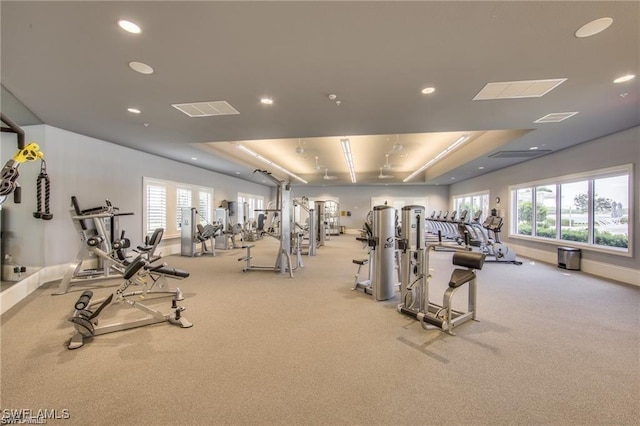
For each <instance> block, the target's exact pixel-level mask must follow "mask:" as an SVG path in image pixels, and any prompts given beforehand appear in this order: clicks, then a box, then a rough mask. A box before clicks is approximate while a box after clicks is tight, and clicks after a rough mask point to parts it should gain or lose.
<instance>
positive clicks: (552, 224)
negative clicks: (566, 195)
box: [536, 185, 556, 238]
mask: <svg viewBox="0 0 640 426" xmlns="http://www.w3.org/2000/svg"><path fill="white" fill-rule="evenodd" d="M536 237H545V238H556V186H555V185H540V186H536Z"/></svg>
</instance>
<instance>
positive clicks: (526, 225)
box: [512, 188, 533, 235]
mask: <svg viewBox="0 0 640 426" xmlns="http://www.w3.org/2000/svg"><path fill="white" fill-rule="evenodd" d="M515 207H516V208H515V211H516V215H515V220H513V221H512V223H515V224H516V229H515V232H516V234H520V235H531V232H532V231H533V191H532V188H522V189H518V190H517V191H516V192H515Z"/></svg>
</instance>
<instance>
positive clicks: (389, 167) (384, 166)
mask: <svg viewBox="0 0 640 426" xmlns="http://www.w3.org/2000/svg"><path fill="white" fill-rule="evenodd" d="M384 156H385V158H386V160H385V163H384V165H383V166H382V168H383V169H386V170H391V169H392V167H393V166H391V164H390V163H389V154H385V155H384Z"/></svg>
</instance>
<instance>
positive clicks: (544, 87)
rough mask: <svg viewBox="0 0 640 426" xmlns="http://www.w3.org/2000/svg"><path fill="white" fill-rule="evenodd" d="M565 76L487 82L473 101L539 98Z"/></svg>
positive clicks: (559, 82) (558, 83)
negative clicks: (546, 78) (547, 78)
mask: <svg viewBox="0 0 640 426" xmlns="http://www.w3.org/2000/svg"><path fill="white" fill-rule="evenodd" d="M566 80H567V79H566V78H554V79H550V80H524V81H502V82H498V83H487V84H486V85H485V86H484V87H483V88H482V90H480V91H479V92H478V94H477V95H476V96H475V98H473V100H474V101H484V100H489V99H517V98H539V97H541V96H543V95H546V94H547V93H549V92H550V91H551V90H553V89H555V88H556V87H558V86H559V85H560V84H562V83H563V82H565V81H566Z"/></svg>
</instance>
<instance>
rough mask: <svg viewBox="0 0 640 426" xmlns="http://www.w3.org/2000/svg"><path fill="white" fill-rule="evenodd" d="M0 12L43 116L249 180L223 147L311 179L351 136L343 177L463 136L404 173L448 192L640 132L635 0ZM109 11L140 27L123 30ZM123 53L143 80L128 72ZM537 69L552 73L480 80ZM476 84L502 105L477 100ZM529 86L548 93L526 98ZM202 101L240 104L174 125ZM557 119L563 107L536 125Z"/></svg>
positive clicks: (23, 85) (366, 180)
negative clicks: (604, 22) (185, 109)
mask: <svg viewBox="0 0 640 426" xmlns="http://www.w3.org/2000/svg"><path fill="white" fill-rule="evenodd" d="M0 7H1V12H2V13H1V19H2V30H1V31H2V33H1V35H2V39H1V42H2V52H1V55H2V58H1V59H2V62H1V67H2V68H1V71H2V85H3V86H4V87H5V88H6V89H7V90H8V91H9V92H11V93H12V94H13V95H14V96H15V97H16V98H17V99H19V100H20V101H21V102H22V103H24V104H25V105H26V106H27V107H28V108H29V109H30V110H31V111H32V112H33V113H34V114H35V115H36V116H37V117H38V118H39V119H41V120H42V121H43V122H45V123H47V124H50V125H53V126H56V127H60V128H63V129H67V130H70V131H74V132H77V133H81V134H85V135H88V136H92V137H96V138H99V139H103V140H106V141H110V142H113V143H117V144H120V145H123V146H128V147H131V148H134V149H138V150H141V151H145V152H149V153H152V154H156V155H160V156H163V157H167V158H171V159H174V160H177V161H181V162H185V163H189V164H193V165H195V166H198V167H202V168H206V169H210V170H214V171H218V172H221V173H225V174H228V175H232V176H236V177H240V178H243V179H247V180H258V181H259V178H258V177H256V176H255V175H253V174H252V173H251V172H252V171H253V169H255V168H261V169H262V168H264V169H267V170H269V166H268V165H266V164H264V163H262V162H260V161H259V160H257V159H255V158H254V157H251V156H249V155H247V154H246V153H245V152H244V151H241V150H239V149H237V148H236V146H237V145H242V146H245V147H247V148H249V149H251V150H252V151H254V152H256V153H258V154H259V155H261V156H263V157H266V158H268V159H269V160H271V161H273V162H275V163H277V164H279V165H280V166H282V167H284V168H286V169H287V170H289V171H291V172H292V173H294V174H296V175H298V176H300V177H301V178H302V179H304V180H306V181H307V182H308V185H352V183H351V180H350V179H349V174H348V171H347V168H346V164H345V159H344V157H343V155H342V150H341V147H340V139H343V138H348V139H349V140H350V141H351V147H352V152H353V157H354V165H355V172H356V178H357V184H389V183H394V184H396V183H397V184H401V183H402V182H403V180H404V179H406V178H407V177H408V176H409V175H410V174H411V173H412V172H414V171H415V170H416V169H417V168H419V167H420V166H421V165H423V164H425V163H427V162H428V161H430V160H431V159H432V158H434V157H435V156H437V155H438V153H440V152H442V151H443V150H444V149H446V148H447V147H448V146H450V145H451V144H452V143H453V142H454V141H455V140H456V139H457V138H458V137H459V136H461V135H466V136H468V140H467V142H465V143H464V144H463V145H461V146H460V147H458V148H457V149H456V150H455V151H453V152H451V153H450V154H449V155H447V156H446V157H444V158H443V159H442V160H440V161H438V162H436V163H434V164H433V165H431V166H430V167H429V168H427V169H426V171H425V172H424V173H419V174H418V175H417V176H416V177H415V178H413V179H411V180H410V181H408V183H407V184H416V183H421V184H436V183H437V184H443V183H444V184H447V183H451V182H453V181H460V180H464V179H469V178H473V177H475V176H478V175H480V174H483V173H487V172H490V171H493V170H497V169H499V168H503V167H507V166H510V165H512V164H516V163H518V162H520V161H525V160H527V159H529V158H531V155H530V154H528V153H527V151H531V150H532V148H534V147H536V148H537V150H536V151H537V152H539V153H546V152H554V151H557V150H560V149H564V148H567V147H569V146H573V145H576V144H579V143H582V142H586V141H589V140H592V139H596V138H598V137H601V136H604V135H607V134H610V133H614V132H617V131H621V130H624V129H627V128H630V127H633V126H638V125H639V124H640V90H639V88H640V83H639V80H640V79H639V78H636V79H634V80H631V81H628V82H626V83H621V84H614V83H613V80H614V79H615V78H616V77H619V76H621V75H624V74H629V73H633V74H637V73H638V70H639V69H640V66H639V64H640V59H639V56H640V3H638V2H610V1H605V2H598V1H589V2H576V1H568V2H538V1H536V2H520V1H513V2H483V1H472V2H460V1H455V2H452V1H446V2H437V1H428V2H393V1H389V2H384V1H375V2H365V1H362V2H325V1H316V2H269V1H267V2H146V1H143V2H100V1H96V2H56V1H47V2H12V1H3V2H2V3H0ZM602 17H610V18H612V19H613V23H612V25H611V26H610V27H609V28H607V29H606V30H605V31H603V32H602V33H599V34H596V35H594V36H592V37H586V38H579V37H576V35H575V32H576V30H578V29H579V28H580V27H581V26H582V25H584V24H586V23H588V22H590V21H593V20H595V19H598V18H602ZM122 18H125V19H129V20H131V21H134V22H136V23H137V24H139V25H140V27H141V28H142V33H140V34H137V35H133V34H129V33H125V32H124V31H122V30H121V29H120V28H119V27H118V26H117V25H116V23H117V21H118V20H119V19H122ZM131 61H139V62H143V63H146V64H148V65H150V66H152V67H153V69H154V73H153V74H149V75H143V74H139V73H137V72H134V71H132V70H131V69H130V68H129V66H128V64H129V62H131ZM552 79H558V81H560V82H559V83H557V85H555V86H554V87H551V86H553V85H554V84H555V83H549V82H546V83H545V82H543V83H537V84H534V83H530V84H515V85H509V86H508V87H506V86H504V87H502V88H501V89H500V91H495V87H493V86H487V84H489V83H504V82H521V81H530V80H552ZM485 86H487V89H488V92H489V93H491V90H494V92H493V93H495V94H496V95H498V96H496V97H498V98H499V99H483V100H474V98H475V97H477V96H479V94H480V93H481V90H482V89H483V88H485ZM425 87H434V88H435V91H434V92H433V93H431V94H427V95H425V94H422V93H421V90H422V89H423V88H425ZM549 87H551V88H550V89H549ZM523 88H524V89H525V90H524V92H521V93H519V94H518V93H515V92H516V91H519V90H521V89H523ZM536 88H542V89H544V90H543V92H544V91H546V93H545V94H543V95H542V96H536V97H526V96H527V93H528V92H527V90H531V89H536ZM547 89H548V91H547ZM506 93H510V94H514V93H515V94H516V95H520V96H525V97H509V98H504V94H506ZM330 95H335V96H330ZM482 96H484V94H480V97H482ZM263 97H269V98H271V99H272V100H273V104H272V105H264V104H262V103H261V102H260V99H261V98H263ZM209 101H226V102H227V103H228V104H229V105H230V106H231V107H232V108H234V109H235V110H237V112H238V113H239V114H233V115H217V116H211V117H189V116H187V115H185V114H184V113H182V112H181V111H180V110H178V109H176V108H174V107H172V105H173V104H182V103H191V102H209ZM131 107H133V108H137V109H139V110H140V111H141V113H140V114H132V113H130V112H128V111H127V108H131ZM3 108H4V104H3ZM562 113H576V114H573V115H571V116H570V117H569V118H567V119H565V120H564V121H560V122H551V123H536V120H539V119H541V118H542V117H544V116H545V115H547V114H562ZM400 146H402V149H398V148H399V147H400ZM513 151H521V153H522V155H509V152H513ZM497 152H501V153H505V152H506V153H507V154H506V155H498V156H495V155H494V154H496V153H497ZM316 157H318V162H317V164H318V166H321V167H316ZM389 164H390V165H391V167H387V165H389ZM270 171H273V172H274V174H275V175H276V176H278V177H281V178H283V179H287V180H288V179H289V176H287V175H286V174H283V173H281V172H280V171H278V170H276V169H273V170H270ZM325 176H333V177H335V179H326V178H325ZM381 176H382V178H381ZM389 176H392V177H389ZM291 182H292V183H293V184H300V185H305V184H303V183H301V182H300V181H298V180H296V179H292V180H291Z"/></svg>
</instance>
